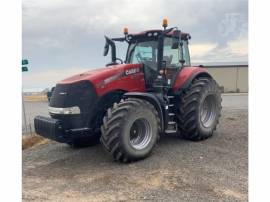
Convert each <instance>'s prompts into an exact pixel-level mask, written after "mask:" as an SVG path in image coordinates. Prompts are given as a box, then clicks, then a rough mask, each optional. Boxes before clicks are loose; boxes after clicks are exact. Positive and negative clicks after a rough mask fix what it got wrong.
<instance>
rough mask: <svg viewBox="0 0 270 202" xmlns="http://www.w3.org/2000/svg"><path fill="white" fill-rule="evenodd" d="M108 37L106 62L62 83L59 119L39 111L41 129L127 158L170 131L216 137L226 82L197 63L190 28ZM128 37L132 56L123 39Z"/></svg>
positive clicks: (57, 94) (57, 95)
mask: <svg viewBox="0 0 270 202" xmlns="http://www.w3.org/2000/svg"><path fill="white" fill-rule="evenodd" d="M163 28H164V29H160V30H148V31H144V32H140V33H136V34H129V33H128V30H127V28H125V29H124V36H123V37H120V38H109V37H106V36H105V39H106V44H105V47H104V56H106V55H107V54H108V51H109V49H111V62H110V63H108V64H107V65H106V66H107V67H105V68H99V69H95V70H91V71H88V72H85V73H82V74H78V75H75V76H72V77H70V78H67V79H65V80H62V81H60V82H59V83H57V85H56V87H55V89H54V91H53V93H52V97H51V99H50V102H49V113H50V116H51V117H42V116H37V117H35V120H34V122H35V130H36V133H37V134H39V135H41V136H44V137H46V138H50V139H52V140H55V141H58V142H61V143H67V144H69V145H72V146H75V147H76V146H84V145H89V144H96V143H97V142H99V140H100V141H101V143H102V145H103V146H104V148H105V149H106V150H107V151H108V152H109V153H110V154H111V155H112V156H113V158H114V159H115V160H117V161H120V162H131V161H135V160H138V159H142V158H145V157H147V156H148V155H149V154H150V153H151V151H152V150H153V148H154V146H155V145H156V143H157V141H158V140H159V136H160V135H162V134H170V133H175V134H178V135H179V136H180V137H183V138H185V139H189V140H193V141H199V140H204V139H206V138H208V137H210V136H212V134H213V132H214V130H215V129H216V126H217V124H218V120H219V117H220V113H221V95H220V90H219V86H218V84H217V83H216V81H215V80H214V79H213V78H212V76H211V75H210V74H209V73H207V71H206V70H205V69H204V68H202V67H195V66H191V64H190V56H189V49H188V42H189V39H190V38H191V37H190V35H189V34H188V33H184V32H181V31H180V30H179V29H178V28H177V27H173V28H167V20H166V19H165V20H163ZM116 41H117V42H126V43H128V49H127V53H126V58H125V60H124V61H123V60H121V59H119V58H117V57H116V47H115V42H116Z"/></svg>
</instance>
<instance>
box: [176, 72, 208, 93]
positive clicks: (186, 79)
mask: <svg viewBox="0 0 270 202" xmlns="http://www.w3.org/2000/svg"><path fill="white" fill-rule="evenodd" d="M200 76H204V77H210V78H212V76H211V75H210V74H209V73H208V72H207V71H206V69H204V68H202V67H184V68H183V69H182V70H181V71H180V72H179V73H178V75H177V76H176V79H175V82H174V85H173V91H174V92H177V91H179V90H182V89H185V88H187V87H188V86H189V85H190V83H191V82H192V81H193V79H195V78H197V77H200Z"/></svg>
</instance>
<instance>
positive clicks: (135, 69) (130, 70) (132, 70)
mask: <svg viewBox="0 0 270 202" xmlns="http://www.w3.org/2000/svg"><path fill="white" fill-rule="evenodd" d="M138 72H140V68H133V69H127V70H126V71H125V75H126V76H127V75H130V74H136V73H138Z"/></svg>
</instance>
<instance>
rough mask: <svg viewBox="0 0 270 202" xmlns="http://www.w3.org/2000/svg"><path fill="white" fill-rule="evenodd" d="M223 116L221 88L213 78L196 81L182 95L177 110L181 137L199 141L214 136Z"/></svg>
mask: <svg viewBox="0 0 270 202" xmlns="http://www.w3.org/2000/svg"><path fill="white" fill-rule="evenodd" d="M220 114H221V94H220V90H219V86H218V84H217V83H216V81H215V80H214V79H212V78H208V77H202V78H198V79H195V80H194V81H193V82H192V83H191V85H190V86H189V87H188V89H186V90H185V91H184V92H183V93H182V94H181V95H180V102H179V106H178V110H177V118H178V129H179V131H180V135H181V136H182V137H183V138H185V139H188V140H193V141H199V140H204V139H207V138H209V137H211V136H212V134H213V132H214V130H216V127H217V124H218V122H219V117H220Z"/></svg>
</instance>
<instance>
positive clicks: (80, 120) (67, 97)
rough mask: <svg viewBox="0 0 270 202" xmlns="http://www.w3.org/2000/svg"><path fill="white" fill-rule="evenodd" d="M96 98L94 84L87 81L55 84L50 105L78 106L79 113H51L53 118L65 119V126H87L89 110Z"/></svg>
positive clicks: (61, 106)
mask: <svg viewBox="0 0 270 202" xmlns="http://www.w3.org/2000/svg"><path fill="white" fill-rule="evenodd" d="M96 100H97V94H96V92H95V88H94V86H93V85H92V84H91V83H90V82H89V81H79V82H76V83H71V84H57V85H56V87H55V89H54V91H53V94H52V97H51V100H50V104H49V106H50V107H60V108H65V107H73V106H79V108H80V111H81V114H80V115H64V116H63V115H56V114H55V115H51V116H52V117H53V118H58V119H62V120H63V119H65V125H66V128H70V127H73V128H74V127H83V126H88V125H87V124H88V123H89V119H90V116H91V112H92V110H93V107H94V105H95V102H96Z"/></svg>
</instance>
